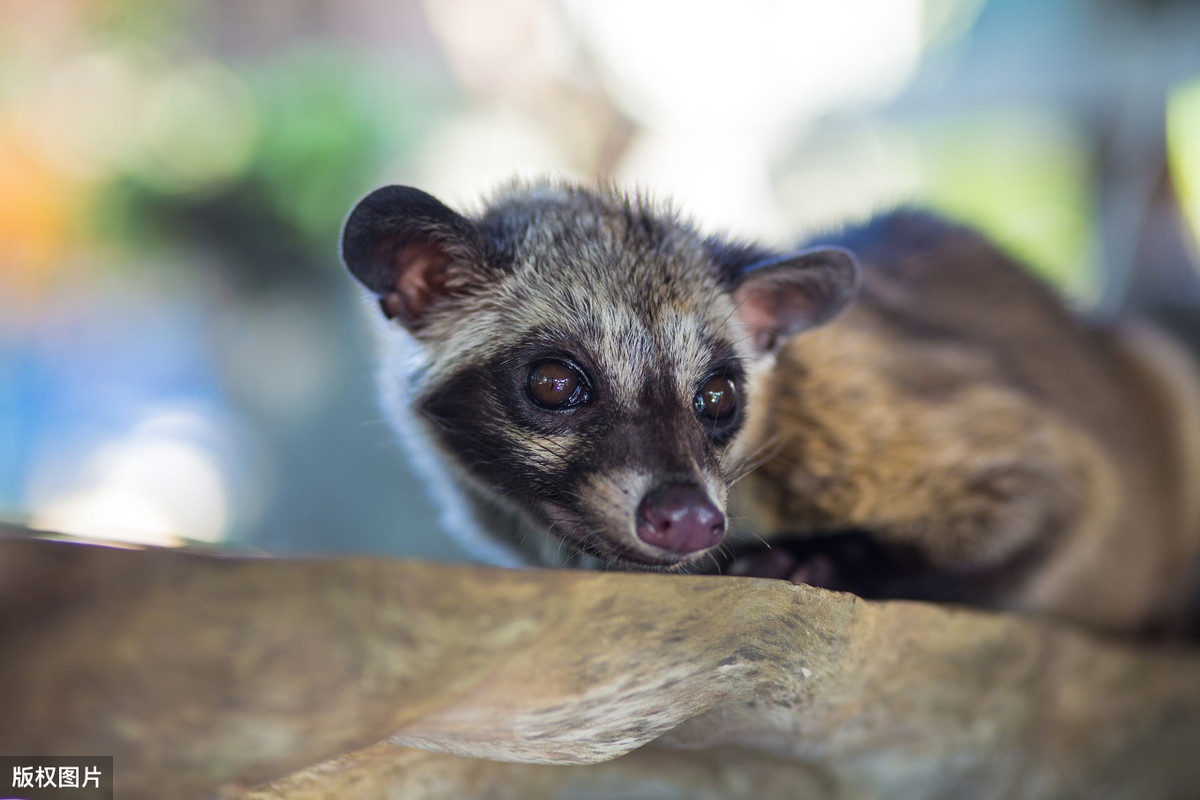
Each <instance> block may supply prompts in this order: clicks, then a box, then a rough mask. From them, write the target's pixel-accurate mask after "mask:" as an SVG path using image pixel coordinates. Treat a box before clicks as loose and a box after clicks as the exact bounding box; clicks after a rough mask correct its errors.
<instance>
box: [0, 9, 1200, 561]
mask: <svg viewBox="0 0 1200 800" xmlns="http://www.w3.org/2000/svg"><path fill="white" fill-rule="evenodd" d="M516 174H521V175H531V174H537V175H546V174H550V175H559V176H565V177H571V178H578V179H582V180H595V179H602V180H608V179H612V180H616V181H617V182H618V183H620V184H622V185H627V186H630V187H633V186H637V187H641V188H646V189H649V190H651V191H652V192H654V193H655V194H658V195H661V196H664V197H671V198H673V199H674V200H675V201H676V202H677V204H678V205H679V206H680V207H682V208H683V209H685V210H686V211H687V212H688V213H690V214H691V215H692V216H693V217H694V218H695V219H697V220H698V222H699V223H700V224H701V225H703V226H705V227H706V228H708V229H712V230H723V231H728V232H730V233H733V234H735V235H744V236H748V237H759V238H762V239H764V240H766V241H769V242H771V243H774V244H777V245H780V246H786V244H787V243H788V242H789V241H794V240H796V239H798V238H799V237H801V236H811V235H814V234H819V232H820V231H822V230H828V229H830V228H831V227H833V226H836V225H837V224H838V223H839V222H844V221H847V220H854V219H858V218H861V217H863V216H865V215H867V214H869V213H870V212H871V211H872V210H876V209H880V208H886V207H889V206H893V205H896V204H899V203H919V204H923V205H929V206H932V207H934V208H936V209H938V210H941V211H942V212H943V213H946V214H948V215H950V216H952V217H955V218H958V219H961V220H964V221H967V222H971V223H974V224H977V225H980V226H982V227H983V228H984V229H986V230H987V231H988V232H989V233H991V234H992V235H993V236H995V237H996V238H997V239H998V240H999V241H1000V242H1001V243H1002V244H1004V245H1005V246H1006V247H1008V248H1009V249H1011V250H1012V251H1013V252H1015V253H1017V254H1019V255H1021V256H1023V257H1025V258H1027V259H1028V260H1029V261H1030V263H1031V264H1032V265H1033V266H1034V268H1035V269H1037V270H1038V271H1039V272H1041V273H1042V274H1043V275H1045V276H1046V277H1048V278H1049V279H1050V280H1052V281H1054V282H1056V283H1057V284H1059V285H1060V286H1061V287H1062V288H1063V291H1064V292H1065V293H1066V294H1067V295H1068V296H1069V297H1070V298H1071V301H1072V302H1073V303H1074V304H1076V305H1077V306H1078V307H1080V309H1081V310H1083V311H1085V312H1086V313H1090V314H1092V315H1093V316H1095V317H1097V318H1101V319H1105V318H1110V317H1112V316H1114V315H1116V314H1117V313H1120V312H1122V311H1123V310H1126V309H1130V308H1132V309H1134V310H1151V311H1153V310H1155V309H1158V308H1161V307H1163V306H1167V305H1169V306H1170V307H1171V308H1173V309H1176V310H1178V309H1183V310H1184V312H1185V313H1191V310H1192V309H1194V308H1195V306H1196V303H1197V298H1198V297H1200V293H1198V292H1197V287H1196V285H1195V284H1196V277H1195V266H1196V263H1197V247H1196V241H1197V240H1196V233H1197V231H1198V230H1200V4H1196V3H1192V2H1182V0H1180V1H1178V2H1170V1H1169V0H1157V1H1153V0H1142V1H1141V2H1135V1H1134V0H1121V1H1118V0H1096V1H1094V2H1083V0H1075V1H1074V2H1070V1H1065V2H1059V3H1044V2H1035V1H1034V0H990V1H988V2H985V1H984V0H843V2H840V3H829V2H793V3H783V2H770V1H768V0H747V1H746V2H743V3H740V4H736V5H735V4H724V3H715V2H682V1H681V0H638V2H637V3H634V2H632V1H629V0H616V1H615V2H605V3H601V2H583V0H443V1H437V0H427V2H425V3H418V2H385V1H384V0H348V1H346V2H332V0H305V2H283V0H271V1H264V0H257V1H256V2H254V3H239V2H233V0H218V1H216V2H203V3H202V2H198V1H197V0H189V1H188V2H183V1H182V0H158V1H157V2H149V1H148V0H46V1H45V2H39V3H28V2H15V1H13V2H0V519H6V520H10V521H18V522H25V523H29V524H33V525H34V526H42V527H47V528H51V529H57V530H63V531H68V532H71V533H75V534H78V535H84V536H95V537H101V538H108V539H118V540H125V541H134V542H153V543H167V544H171V543H178V542H182V541H185V540H197V541H207V542H214V543H218V542H219V543H225V544H228V545H246V546H252V547H257V548H261V549H264V550H267V551H270V552H277V553H283V552H334V551H365V552H377V553H395V554H405V555H414V556H423V557H432V558H457V557H461V556H462V555H463V554H461V553H458V552H457V551H456V550H455V549H454V548H453V546H452V545H451V544H450V543H449V541H448V540H447V539H446V538H445V537H443V536H441V535H439V534H438V532H437V522H436V513H435V511H434V510H433V508H432V507H431V505H430V503H429V502H428V500H427V499H426V497H425V494H424V491H423V488H422V486H421V484H420V483H419V481H418V480H417V479H415V478H414V477H413V476H412V474H411V473H410V472H409V470H408V467H407V466H406V464H405V463H404V461H403V458H402V456H401V455H400V453H399V452H398V450H397V449H396V448H395V447H394V443H393V441H392V436H391V434H390V432H389V431H388V430H387V429H386V428H385V427H384V426H383V424H382V422H381V420H380V414H379V412H378V411H377V409H376V407H375V403H374V397H373V389H372V387H371V365H370V352H369V351H370V347H369V342H368V341H367V335H366V332H367V325H366V323H365V319H366V315H367V314H368V313H370V303H368V302H366V301H365V300H364V298H362V297H361V296H360V295H359V294H358V292H357V290H356V287H355V286H354V285H353V283H352V281H351V280H349V279H348V277H347V276H346V275H344V274H343V270H342V268H341V266H340V264H339V263H338V258H337V238H338V231H339V227H340V225H341V221H342V219H343V218H344V216H345V214H346V213H347V212H348V210H349V209H350V208H351V206H352V205H353V204H354V202H355V201H356V199H357V198H358V197H360V196H361V195H362V194H364V193H366V192H367V191H369V190H370V189H372V188H374V187H376V186H378V185H381V184H384V183H393V182H398V183H408V184H413V185H417V186H420V187H422V188H425V189H426V190H428V191H431V192H433V193H435V194H437V195H439V196H441V197H442V198H443V199H444V200H446V201H448V202H450V203H451V204H454V205H458V206H460V207H463V208H465V209H468V210H469V209H470V208H472V207H477V204H478V202H479V198H480V196H481V195H482V194H486V192H487V191H488V190H489V189H491V188H493V187H494V186H495V185H496V184H497V183H499V182H501V181H503V180H504V179H506V178H510V177H512V176H513V175H516Z"/></svg>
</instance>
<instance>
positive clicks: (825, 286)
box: [733, 247, 859, 353]
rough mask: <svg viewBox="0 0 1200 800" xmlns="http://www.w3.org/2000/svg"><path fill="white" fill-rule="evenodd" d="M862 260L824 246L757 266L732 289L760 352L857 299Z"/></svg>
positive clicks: (775, 346)
mask: <svg viewBox="0 0 1200 800" xmlns="http://www.w3.org/2000/svg"><path fill="white" fill-rule="evenodd" d="M858 274H859V270H858V262H857V261H856V260H855V259H854V256H853V254H851V253H850V251H848V250H843V249H842V248H840V247H822V248H819V249H813V250H805V251H804V252H802V253H797V254H794V255H788V256H783V257H781V258H774V259H771V260H769V261H763V262H760V263H758V264H754V265H753V266H751V267H750V268H748V269H747V270H746V271H745V272H743V273H742V277H741V280H740V281H739V282H738V284H737V286H736V287H735V288H734V290H733V296H734V300H735V301H736V302H737V305H738V313H739V315H740V316H741V319H742V322H743V323H744V324H745V325H746V326H747V327H748V328H749V329H750V331H751V333H752V334H753V337H754V348H755V350H756V351H758V352H759V353H768V352H772V351H774V350H776V349H778V347H779V346H780V345H781V344H782V343H783V342H784V340H786V339H787V338H788V337H789V336H791V335H793V334H796V333H799V332H800V331H802V330H805V329H806V328H811V327H814V326H816V325H820V324H821V323H823V322H826V321H827V320H829V319H831V318H832V317H833V316H834V315H835V314H837V313H838V312H839V311H841V310H842V309H843V308H844V307H845V306H846V305H847V304H848V303H849V302H850V301H851V300H853V299H854V295H855V292H856V291H857V290H858Z"/></svg>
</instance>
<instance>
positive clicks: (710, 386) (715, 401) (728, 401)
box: [696, 375, 737, 420]
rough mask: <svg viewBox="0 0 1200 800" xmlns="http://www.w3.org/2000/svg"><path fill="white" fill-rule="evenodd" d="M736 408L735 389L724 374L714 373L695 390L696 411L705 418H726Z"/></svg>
mask: <svg viewBox="0 0 1200 800" xmlns="http://www.w3.org/2000/svg"><path fill="white" fill-rule="evenodd" d="M736 408H737V389H735V388H734V385H733V381H731V380H729V378H727V377H725V376H724V375H714V376H713V377H711V378H709V379H708V380H707V381H705V382H704V385H703V386H701V387H700V391H698V392H696V413H697V414H699V415H700V416H701V417H704V418H705V419H711V420H723V419H727V418H728V417H729V416H730V415H731V414H733V412H734V410H735V409H736Z"/></svg>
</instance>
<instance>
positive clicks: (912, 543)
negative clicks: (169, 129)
mask: <svg viewBox="0 0 1200 800" xmlns="http://www.w3.org/2000/svg"><path fill="white" fill-rule="evenodd" d="M829 243H831V244H834V245H838V246H839V247H840V248H844V249H836V248H835V249H821V250H816V251H808V252H807V253H806V254H805V255H801V256H795V257H789V256H787V255H785V254H778V253H773V252H771V251H768V250H765V249H763V248H760V247H757V246H750V245H737V244H733V243H730V242H728V241H725V240H723V239H718V238H705V237H703V236H702V235H700V234H699V233H697V232H696V231H695V230H694V229H693V228H692V227H691V226H690V225H689V224H687V223H686V222H684V221H681V220H680V219H679V217H678V216H677V215H676V214H674V213H672V212H670V211H669V210H664V209H661V208H659V207H656V206H654V205H653V204H651V203H649V202H647V201H645V200H643V199H640V198H629V197H626V196H623V195H621V194H619V193H615V192H606V191H600V192H594V191H589V190H585V189H581V188H576V187H565V186H558V185H549V184H537V185H532V186H517V187H512V188H510V189H509V190H507V191H506V192H503V193H501V194H500V195H499V196H498V197H497V198H496V199H495V200H494V201H493V202H492V203H491V204H490V205H489V206H488V207H487V209H486V210H485V211H484V212H483V213H482V214H480V215H478V216H476V217H464V216H461V215H458V214H456V213H455V212H452V211H450V210H449V209H447V208H445V207H444V206H442V205H441V204H440V203H438V202H437V201H436V200H434V199H433V198H430V197H429V196H428V195H424V194H423V193H420V192H417V191H416V190H411V189H401V188H395V187H391V188H388V189H384V190H379V191H378V192H376V193H375V194H373V195H371V196H369V197H368V198H367V199H366V200H364V201H363V203H362V204H360V206H359V207H358V208H357V209H356V210H355V212H354V213H353V214H352V215H351V217H350V219H349V220H348V222H347V226H346V231H345V234H344V239H343V252H344V257H345V259H346V262H347V265H348V266H349V267H350V269H351V271H352V272H354V273H355V275H356V276H357V277H358V278H359V279H360V280H361V281H362V282H363V283H364V284H365V285H366V286H367V287H368V288H369V289H371V290H372V291H373V292H375V293H376V294H377V295H378V296H379V297H380V301H381V307H382V309H383V311H384V317H385V318H387V320H388V322H387V323H386V324H385V325H383V326H381V343H382V348H383V358H382V359H381V363H382V370H381V387H382V393H383V397H384V404H385V407H386V408H387V409H388V411H389V415H390V417H391V419H392V421H393V423H394V424H395V426H396V427H397V429H398V430H400V431H401V433H402V438H403V439H404V440H405V442H406V443H407V444H408V445H409V447H410V451H411V452H412V453H413V454H414V456H415V457H416V459H417V461H418V464H419V465H420V466H423V467H424V468H425V471H426V473H427V474H428V475H429V476H430V479H431V481H432V482H433V485H434V489H435V491H436V492H437V493H438V494H439V495H441V498H440V499H441V500H442V503H443V505H444V506H446V507H447V508H448V509H449V510H450V511H451V512H452V513H457V516H455V517H454V518H452V519H450V520H449V527H450V528H451V530H452V531H454V532H456V533H459V534H462V533H470V532H472V531H474V530H478V529H481V531H480V532H481V533H482V534H483V536H484V537H491V538H493V539H495V540H499V541H501V542H502V543H503V544H504V547H503V549H492V550H490V551H489V552H487V553H485V554H484V555H485V556H486V557H488V558H489V559H490V560H497V561H501V562H502V563H518V562H525V563H528V562H534V563H548V564H558V565H576V566H615V567H620V568H639V569H647V568H650V569H690V570H697V569H699V570H706V571H727V570H730V569H732V570H733V571H737V572H741V573H743V574H757V575H764V576H776V577H791V578H792V579H794V580H805V581H808V582H814V583H820V584H823V585H826V586H830V587H832V588H845V589H852V590H854V591H857V592H860V593H862V594H866V595H871V596H883V597H889V596H914V597H932V598H938V599H947V600H955V601H964V602H972V603H978V604H984V605H990V606H996V607H1009V608H1023V609H1030V610H1035V611H1044V612H1048V613H1053V614H1057V615H1061V616H1064V617H1068V618H1072V619H1076V620H1080V621H1084V622H1087V623H1090V624H1095V625H1100V626H1107V627H1114V628H1126V629H1129V628H1138V627H1141V626H1144V625H1147V624H1151V623H1157V622H1160V621H1161V620H1163V619H1166V618H1168V617H1170V616H1171V615H1172V614H1173V613H1174V612H1176V611H1177V609H1178V607H1179V605H1180V601H1181V598H1182V596H1183V593H1184V588H1183V587H1184V586H1185V584H1186V582H1187V578H1188V577H1189V575H1188V572H1187V571H1188V569H1189V568H1190V566H1191V563H1192V562H1193V561H1194V559H1195V553H1196V549H1197V537H1198V536H1200V514H1198V513H1197V510H1196V508H1195V503H1194V502H1193V501H1192V500H1191V499H1190V497H1189V494H1188V492H1187V489H1188V487H1190V486H1196V485H1200V481H1198V480H1197V475H1198V473H1200V470H1198V469H1197V466H1196V461H1195V459H1196V453H1198V452H1200V446H1197V444H1196V442H1197V439H1198V438H1200V434H1198V433H1197V432H1198V431H1200V423H1197V421H1196V415H1197V414H1200V411H1198V409H1200V391H1198V390H1197V388H1196V387H1197V386H1200V382H1198V381H1197V379H1196V378H1195V376H1194V374H1193V373H1192V372H1191V368H1190V367H1189V366H1188V365H1187V364H1186V361H1185V359H1183V358H1182V357H1181V356H1179V355H1178V353H1177V352H1176V351H1175V350H1174V349H1173V346H1172V345H1171V344H1170V343H1169V342H1166V341H1165V340H1162V339H1160V338H1159V337H1157V336H1156V335H1155V334H1153V333H1150V332H1147V331H1143V330H1140V329H1138V330H1134V331H1132V332H1121V331H1102V330H1093V329H1090V328H1088V327H1085V326H1084V325H1082V324H1080V323H1079V322H1077V321H1076V320H1075V319H1073V318H1072V317H1071V316H1070V315H1069V314H1068V313H1067V311H1066V310H1065V309H1064V308H1063V306H1062V305H1061V303H1060V302H1059V301H1058V300H1057V299H1055V298H1054V297H1053V295H1052V294H1050V293H1049V292H1048V291H1047V290H1046V289H1045V288H1043V287H1042V286H1041V285H1040V284H1039V283H1037V282H1036V281H1035V280H1034V279H1032V278H1031V277H1029V276H1028V275H1027V274H1026V273H1025V272H1024V271H1023V270H1022V269H1021V268H1020V267H1019V266H1018V265H1017V264H1015V263H1014V262H1012V261H1011V260H1009V259H1008V258H1006V257H1005V256H1004V255H1003V254H1002V253H1000V252H999V251H998V250H997V249H995V248H994V247H993V246H991V245H990V244H988V243H987V242H986V241H985V240H983V239H982V238H981V237H979V236H978V235H977V234H974V233H973V232H970V231H968V230H965V229H961V228H957V227H954V226H951V225H948V224H946V223H944V222H942V221H941V220H938V219H936V218H934V217H931V216H928V215H923V214H919V213H914V212H898V213H896V214H892V215H889V216H886V217H883V218H881V219H879V220H877V221H875V222H872V223H869V224H868V225H866V226H863V227H861V228H858V229H855V230H852V231H850V232H847V233H845V234H843V235H841V236H840V237H832V239H831V240H830V241H829ZM847 250H848V251H851V252H854V253H855V254H856V255H857V257H858V260H859V262H860V264H861V276H862V277H861V287H860V290H859V294H858V298H857V300H856V301H855V302H853V303H851V304H849V306H848V308H846V310H844V311H842V313H841V314H840V315H839V316H837V317H835V318H834V319H833V321H832V322H828V323H827V322H826V320H827V319H828V318H830V317H832V316H833V315H834V314H836V313H837V312H838V311H839V310H840V309H841V308H842V306H843V305H845V304H846V301H847V300H848V299H849V297H850V296H851V293H852V291H853V285H852V282H851V278H850V277H849V272H848V269H849V267H850V266H852V264H851V262H850V261H849V256H848V255H847ZM797 334H798V335H797ZM547 359H552V360H557V361H563V362H564V363H568V364H569V365H570V366H571V367H572V369H575V368H578V369H579V372H580V374H581V375H583V376H585V377H586V379H587V385H588V389H589V393H588V394H587V397H586V399H585V400H584V401H582V402H580V403H579V405H577V406H575V407H572V408H569V409H560V410H552V411H548V410H546V409H544V408H539V407H537V405H536V404H535V403H532V402H531V397H530V395H529V390H528V388H527V381H528V380H529V379H530V378H529V376H530V375H531V369H533V368H535V367H536V365H537V364H539V363H543V362H544V361H546V360H547ZM712 375H721V376H725V377H728V379H729V380H731V381H732V382H733V384H734V385H735V386H736V387H737V394H738V396H739V400H740V404H739V405H738V407H737V411H736V414H735V415H734V416H733V417H731V418H730V419H729V420H726V421H725V422H723V423H722V424H721V426H717V425H716V424H715V423H712V422H711V421H706V420H705V419H704V418H701V417H698V416H697V414H698V411H697V409H696V407H695V401H696V398H697V395H698V387H700V386H701V385H702V384H703V382H704V381H705V380H706V378H707V377H711V376H712ZM718 427H720V430H717V428H718ZM447 467H448V470H447V469H446V468H447ZM747 473H748V475H747ZM743 478H744V479H743ZM679 483H686V484H687V485H688V486H691V487H695V490H696V491H698V492H701V493H702V494H703V495H705V496H706V497H707V498H709V499H710V501H711V502H712V503H713V504H715V505H716V506H717V507H720V508H723V507H724V505H725V503H726V500H727V499H729V501H730V502H731V504H732V510H733V511H734V513H735V514H736V515H737V516H736V517H735V518H734V521H735V522H737V521H739V518H741V521H742V523H743V524H742V525H741V527H742V530H737V531H735V532H733V533H732V534H731V535H730V536H728V537H727V539H726V543H725V544H723V545H722V546H720V547H718V548H714V549H711V550H704V551H698V552H694V553H693V552H688V553H686V554H683V555H680V554H676V553H670V552H664V551H663V550H662V549H661V548H657V547H654V546H652V545H648V544H647V543H646V541H645V540H644V538H639V537H640V534H639V533H638V532H637V530H638V529H637V527H636V525H637V521H636V520H637V519H638V515H639V514H641V513H642V508H643V506H644V503H645V502H646V501H645V500H643V498H647V499H648V498H649V497H650V495H651V493H652V492H653V491H654V489H655V487H659V486H662V485H664V484H679ZM731 487H732V490H733V491H732V497H730V498H727V494H728V493H729V491H730V488H731ZM639 503H641V505H640V504H639ZM468 507H469V508H471V509H472V510H473V512H474V513H473V514H472V516H471V518H468V517H467V516H465V515H462V514H461V513H458V512H461V511H462V510H463V509H464V508H468ZM476 526H478V528H477V527H476ZM475 541H476V542H477V543H478V542H480V541H482V539H480V538H479V537H476V539H475ZM758 542H768V543H770V544H771V545H773V550H772V551H770V552H766V553H764V552H756V548H757V543H758ZM864 553H865V556H864Z"/></svg>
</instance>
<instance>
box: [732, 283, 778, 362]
mask: <svg viewBox="0 0 1200 800" xmlns="http://www.w3.org/2000/svg"><path fill="white" fill-rule="evenodd" d="M737 301H738V315H739V316H740V317H741V318H742V322H743V323H745V325H746V327H748V328H749V329H750V332H751V334H752V335H753V336H754V346H755V347H756V348H758V349H759V350H764V351H765V350H770V349H771V347H773V346H774V345H775V340H776V339H777V338H778V330H779V320H778V319H777V317H776V309H775V305H776V304H775V302H774V301H773V299H772V297H771V293H770V292H766V291H763V290H761V289H759V290H753V289H751V290H749V291H742V292H738V293H737Z"/></svg>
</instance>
